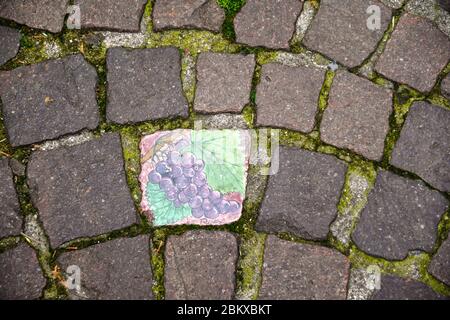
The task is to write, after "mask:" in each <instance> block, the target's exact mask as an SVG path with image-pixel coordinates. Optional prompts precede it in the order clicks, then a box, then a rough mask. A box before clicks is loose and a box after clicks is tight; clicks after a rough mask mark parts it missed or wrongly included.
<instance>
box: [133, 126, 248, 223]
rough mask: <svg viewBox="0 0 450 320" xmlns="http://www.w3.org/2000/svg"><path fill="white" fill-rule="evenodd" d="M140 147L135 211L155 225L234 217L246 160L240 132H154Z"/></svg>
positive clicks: (242, 191) (237, 213)
mask: <svg viewBox="0 0 450 320" xmlns="http://www.w3.org/2000/svg"><path fill="white" fill-rule="evenodd" d="M140 148H141V164H142V171H141V174H140V177H139V179H140V183H141V189H142V193H143V197H142V203H141V207H142V210H143V211H144V212H148V213H150V215H151V218H152V220H153V224H154V225H155V226H162V225H177V224H199V225H220V224H227V223H231V222H234V221H236V220H238V219H239V218H240V216H241V213H242V205H243V201H244V197H245V185H246V179H247V169H248V162H249V155H250V135H249V134H248V133H247V132H246V131H244V130H185V129H178V130H173V131H160V132H157V133H155V134H152V135H148V136H145V137H143V139H142V140H141V144H140Z"/></svg>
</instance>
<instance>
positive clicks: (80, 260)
mask: <svg viewBox="0 0 450 320" xmlns="http://www.w3.org/2000/svg"><path fill="white" fill-rule="evenodd" d="M149 243H150V240H149V237H148V236H145V235H142V236H138V237H135V238H119V239H116V240H111V241H108V242H105V243H101V244H96V245H93V246H90V247H87V248H85V249H82V250H78V251H71V252H67V253H64V254H62V255H61V256H60V257H59V258H58V259H57V264H58V265H59V267H60V268H61V270H62V271H66V270H67V267H69V266H71V265H76V266H78V267H79V268H80V271H81V277H80V278H81V290H80V292H76V291H75V290H73V289H72V290H69V295H70V296H71V297H72V298H75V299H77V298H78V299H79V298H80V297H81V298H82V299H83V298H84V299H95V300H147V299H152V298H153V293H152V284H153V278H152V269H151V265H150V248H149Z"/></svg>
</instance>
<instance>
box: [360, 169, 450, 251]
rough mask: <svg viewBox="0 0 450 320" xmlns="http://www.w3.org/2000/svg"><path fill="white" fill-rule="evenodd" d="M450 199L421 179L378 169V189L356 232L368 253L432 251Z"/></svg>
mask: <svg viewBox="0 0 450 320" xmlns="http://www.w3.org/2000/svg"><path fill="white" fill-rule="evenodd" d="M447 207H448V201H447V200H446V199H445V197H444V196H443V195H441V194H440V193H439V192H438V191H434V190H431V189H429V188H428V187H426V186H425V184H424V183H423V182H422V181H420V180H411V179H408V178H404V177H401V176H398V175H396V174H394V173H391V172H389V171H383V170H381V171H380V172H379V173H378V176H377V180H376V182H375V186H374V189H373V190H372V191H371V192H370V194H369V197H368V203H367V205H366V207H365V208H364V209H363V211H362V213H361V217H360V220H359V222H358V224H357V226H356V229H355V231H354V233H353V235H352V238H353V241H354V242H355V244H356V245H357V246H358V247H359V248H360V249H361V250H363V251H365V252H367V253H368V254H371V255H374V256H378V257H382V258H385V259H389V260H403V259H405V258H406V257H407V255H408V253H409V251H413V250H421V251H425V252H430V251H431V250H432V249H433V246H434V243H435V241H436V237H437V230H438V224H439V221H440V219H441V217H442V215H443V214H444V212H445V210H446V209H447Z"/></svg>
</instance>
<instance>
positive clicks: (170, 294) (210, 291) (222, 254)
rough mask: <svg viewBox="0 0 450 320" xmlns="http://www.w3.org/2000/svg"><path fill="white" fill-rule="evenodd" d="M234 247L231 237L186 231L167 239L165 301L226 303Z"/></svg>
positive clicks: (232, 278) (232, 280)
mask: <svg viewBox="0 0 450 320" xmlns="http://www.w3.org/2000/svg"><path fill="white" fill-rule="evenodd" d="M237 258H238V246H237V241H236V238H235V236H234V235H232V234H231V233H228V232H220V231H189V232H186V233H185V234H183V235H181V236H170V237H169V239H168V240H167V243H166V252H165V261H166V268H165V273H164V275H165V289H166V295H165V298H166V299H167V300H230V299H232V298H233V296H234V288H235V269H236V261H237Z"/></svg>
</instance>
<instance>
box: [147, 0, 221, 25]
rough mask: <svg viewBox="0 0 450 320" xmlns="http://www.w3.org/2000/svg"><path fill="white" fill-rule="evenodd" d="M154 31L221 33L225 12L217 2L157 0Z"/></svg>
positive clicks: (214, 0)
mask: <svg viewBox="0 0 450 320" xmlns="http://www.w3.org/2000/svg"><path fill="white" fill-rule="evenodd" d="M152 14H153V29H154V30H155V31H161V30H163V29H169V28H198V29H206V30H210V31H214V32H220V30H221V29H222V24H223V21H224V20H225V12H224V10H223V9H222V8H221V7H220V6H219V5H218V3H217V1H216V0H157V1H156V2H155V4H154V8H153V12H152Z"/></svg>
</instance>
